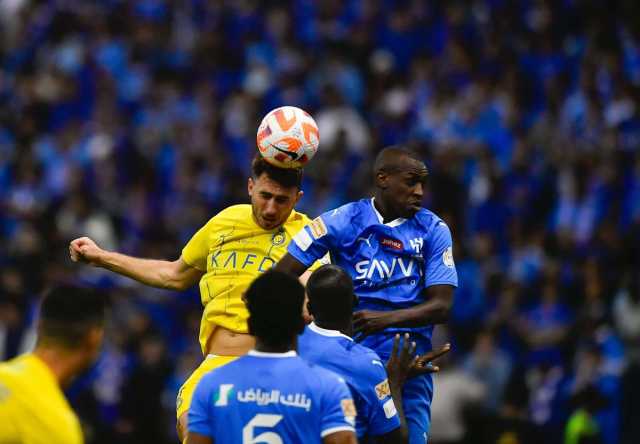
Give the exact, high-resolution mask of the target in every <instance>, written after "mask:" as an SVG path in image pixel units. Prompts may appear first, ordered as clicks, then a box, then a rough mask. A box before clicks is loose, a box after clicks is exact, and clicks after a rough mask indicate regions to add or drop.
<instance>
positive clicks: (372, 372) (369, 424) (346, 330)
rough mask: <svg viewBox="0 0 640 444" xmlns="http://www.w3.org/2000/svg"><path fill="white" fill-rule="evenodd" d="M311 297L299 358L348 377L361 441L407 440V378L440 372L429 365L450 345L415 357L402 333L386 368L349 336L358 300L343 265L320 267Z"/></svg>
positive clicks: (381, 443) (309, 284) (309, 289)
mask: <svg viewBox="0 0 640 444" xmlns="http://www.w3.org/2000/svg"><path fill="white" fill-rule="evenodd" d="M307 297H308V309H309V313H310V314H311V315H312V316H313V319H314V321H313V322H312V323H311V324H309V325H308V326H307V327H306V328H305V331H304V333H303V334H302V335H300V336H299V337H298V353H299V354H300V357H302V358H303V359H306V360H307V361H309V362H311V363H313V364H317V365H319V366H321V367H324V368H326V369H328V370H331V371H333V372H335V373H336V374H337V375H339V376H342V377H343V378H344V379H345V381H346V383H347V385H348V386H349V389H350V390H351V394H352V395H353V400H354V403H355V406H356V411H357V416H356V433H357V435H358V442H361V443H371V444H395V443H406V442H407V440H408V432H407V427H406V422H405V419H404V415H403V413H402V386H403V385H404V383H405V381H406V379H407V378H408V377H413V376H416V375H420V374H423V373H431V372H437V371H438V367H434V366H431V365H427V363H430V362H431V361H433V360H434V359H436V358H437V357H439V356H441V355H443V354H445V353H447V352H448V351H449V344H447V345H445V346H444V347H442V348H441V349H440V350H438V351H434V352H431V353H427V354H426V355H423V356H420V357H418V358H417V359H414V358H413V352H414V348H415V343H412V342H411V341H409V340H408V338H406V339H405V340H404V341H403V344H402V347H400V346H399V343H400V335H396V337H395V339H394V340H395V341H396V343H395V344H394V349H393V351H392V353H391V359H390V360H389V362H388V363H387V366H386V371H385V366H384V364H383V363H382V361H381V359H380V358H379V357H378V355H377V354H376V352H374V351H373V350H371V349H370V348H367V347H365V346H363V345H360V344H358V343H355V342H354V341H353V339H352V338H351V336H352V335H353V321H352V313H353V309H354V308H355V306H356V305H357V299H358V298H357V296H356V295H355V293H354V291H353V282H352V280H351V277H350V276H349V275H348V274H347V273H346V272H345V271H344V270H343V269H342V268H340V267H338V266H337V265H323V266H322V267H320V268H319V269H318V270H316V271H315V272H314V273H313V274H312V275H311V277H310V278H309V281H308V282H307ZM398 349H400V350H398ZM387 374H388V378H387ZM396 407H397V412H396Z"/></svg>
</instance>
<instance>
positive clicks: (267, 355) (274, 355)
mask: <svg viewBox="0 0 640 444" xmlns="http://www.w3.org/2000/svg"><path fill="white" fill-rule="evenodd" d="M247 355H249V356H255V357H256V358H293V357H295V356H298V353H296V351H295V350H289V351H288V352H284V353H268V352H261V351H258V350H249V352H248V353H247Z"/></svg>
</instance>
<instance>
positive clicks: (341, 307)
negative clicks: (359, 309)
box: [307, 264, 356, 322]
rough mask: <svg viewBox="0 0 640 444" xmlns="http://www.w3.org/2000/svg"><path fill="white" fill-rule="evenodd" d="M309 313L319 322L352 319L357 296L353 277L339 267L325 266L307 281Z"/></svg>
mask: <svg viewBox="0 0 640 444" xmlns="http://www.w3.org/2000/svg"><path fill="white" fill-rule="evenodd" d="M307 296H308V297H309V311H310V313H311V314H312V315H313V317H314V318H315V320H316V321H317V322H341V321H344V320H347V319H349V318H351V315H352V313H353V308H354V305H355V304H356V296H355V294H354V292H353V281H352V280H351V277H350V276H349V275H348V274H347V273H346V272H345V271H344V270H343V269H342V268H340V267H338V266H337V265H331V264H329V265H323V266H322V267H320V268H318V269H317V270H316V271H314V272H313V274H312V275H311V276H310V277H309V280H308V281H307Z"/></svg>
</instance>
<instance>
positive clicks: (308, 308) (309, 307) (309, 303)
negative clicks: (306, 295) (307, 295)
mask: <svg viewBox="0 0 640 444" xmlns="http://www.w3.org/2000/svg"><path fill="white" fill-rule="evenodd" d="M307 311H308V312H309V314H310V315H311V316H313V305H311V301H309V300H307Z"/></svg>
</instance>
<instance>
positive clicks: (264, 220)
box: [262, 216, 278, 228]
mask: <svg viewBox="0 0 640 444" xmlns="http://www.w3.org/2000/svg"><path fill="white" fill-rule="evenodd" d="M262 224H263V225H264V226H265V227H268V228H272V227H274V226H275V225H277V224H278V219H276V218H266V217H264V216H262Z"/></svg>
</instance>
